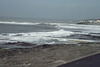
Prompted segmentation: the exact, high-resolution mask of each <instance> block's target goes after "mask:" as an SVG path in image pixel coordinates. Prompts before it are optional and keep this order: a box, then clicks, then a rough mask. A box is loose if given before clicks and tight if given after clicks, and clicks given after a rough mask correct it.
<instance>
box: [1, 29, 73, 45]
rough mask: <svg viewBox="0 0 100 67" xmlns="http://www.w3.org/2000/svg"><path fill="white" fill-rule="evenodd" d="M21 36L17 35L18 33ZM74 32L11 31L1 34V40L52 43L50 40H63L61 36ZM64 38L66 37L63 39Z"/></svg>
mask: <svg viewBox="0 0 100 67" xmlns="http://www.w3.org/2000/svg"><path fill="white" fill-rule="evenodd" d="M19 34H20V35H21V36H17V35H19ZM72 34H74V33H73V32H71V31H65V30H59V31H52V32H30V33H10V34H8V35H6V36H3V35H2V34H1V36H0V38H1V39H0V40H3V41H6V42H7V41H18V42H28V43H36V44H45V43H50V42H48V41H49V40H53V39H55V40H62V39H60V37H66V36H69V35H72ZM63 40H64V39H63Z"/></svg>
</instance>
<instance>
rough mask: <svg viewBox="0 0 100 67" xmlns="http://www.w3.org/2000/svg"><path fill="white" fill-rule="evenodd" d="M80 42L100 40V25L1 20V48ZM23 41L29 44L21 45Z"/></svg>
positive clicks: (71, 22) (72, 22)
mask: <svg viewBox="0 0 100 67" xmlns="http://www.w3.org/2000/svg"><path fill="white" fill-rule="evenodd" d="M80 42H100V25H90V24H88V25H86V24H76V23H75V22H74V21H66V22H63V21H62V22H57V21H56V22H50V21H49V22H48V21H47V22H43V21H41V22H36V21H35V22H20V21H0V47H1V48H5V49H9V48H32V47H34V46H38V45H43V44H50V45H53V44H77V43H80ZM22 43H24V44H25V43H27V44H29V45H27V46H23V45H20V44H22ZM30 44H31V46H30ZM32 44H35V45H32Z"/></svg>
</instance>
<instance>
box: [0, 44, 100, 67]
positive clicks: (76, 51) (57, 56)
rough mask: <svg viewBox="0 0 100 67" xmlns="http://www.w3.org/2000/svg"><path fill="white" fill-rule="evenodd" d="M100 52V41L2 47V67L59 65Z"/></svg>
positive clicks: (55, 66) (0, 56) (52, 66)
mask: <svg viewBox="0 0 100 67" xmlns="http://www.w3.org/2000/svg"><path fill="white" fill-rule="evenodd" d="M98 53H100V43H80V44H78V45H77V44H62V45H42V46H38V47H35V48H30V49H24V48H23V49H2V48H1V49H0V67H57V66H59V65H62V64H65V63H69V62H72V61H75V60H77V59H80V58H83V57H87V56H90V55H94V54H98Z"/></svg>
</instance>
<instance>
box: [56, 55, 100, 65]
mask: <svg viewBox="0 0 100 67" xmlns="http://www.w3.org/2000/svg"><path fill="white" fill-rule="evenodd" d="M58 67H100V54H96V55H93V56H89V57H86V58H82V59H79V60H77V61H73V62H71V63H67V64H64V65H60V66H58Z"/></svg>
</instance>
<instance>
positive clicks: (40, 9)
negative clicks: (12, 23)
mask: <svg viewBox="0 0 100 67" xmlns="http://www.w3.org/2000/svg"><path fill="white" fill-rule="evenodd" d="M0 16H3V17H22V18H46V19H89V18H100V0H0Z"/></svg>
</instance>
